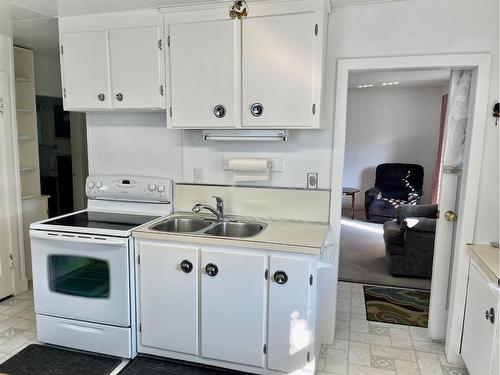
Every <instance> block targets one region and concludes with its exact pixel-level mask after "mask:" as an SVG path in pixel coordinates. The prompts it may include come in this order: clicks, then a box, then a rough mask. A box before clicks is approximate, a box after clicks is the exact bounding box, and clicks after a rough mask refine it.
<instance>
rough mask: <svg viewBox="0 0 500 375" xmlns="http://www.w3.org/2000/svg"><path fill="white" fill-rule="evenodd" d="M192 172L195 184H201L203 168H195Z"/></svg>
mask: <svg viewBox="0 0 500 375" xmlns="http://www.w3.org/2000/svg"><path fill="white" fill-rule="evenodd" d="M193 174H194V182H195V184H202V183H203V168H195V169H194V173H193Z"/></svg>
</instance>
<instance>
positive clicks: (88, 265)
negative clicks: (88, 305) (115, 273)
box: [49, 255, 109, 298]
mask: <svg viewBox="0 0 500 375" xmlns="http://www.w3.org/2000/svg"><path fill="white" fill-rule="evenodd" d="M49 277H50V280H49V284H50V289H51V290H52V291H54V292H57V293H62V294H69V295H72V296H79V297H89V298H109V264H108V262H106V261H103V260H100V259H93V258H87V257H78V256H67V255H51V256H49Z"/></svg>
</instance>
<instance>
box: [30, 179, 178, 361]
mask: <svg viewBox="0 0 500 375" xmlns="http://www.w3.org/2000/svg"><path fill="white" fill-rule="evenodd" d="M172 186H173V183H172V180H170V179H168V178H159V177H144V176H116V175H114V176H109V175H108V176H89V177H88V178H87V184H86V194H87V197H88V204H87V209H85V210H82V211H78V212H74V213H71V214H67V215H62V216H59V217H56V218H51V219H48V220H44V221H40V222H37V223H33V224H31V226H30V237H31V252H32V259H33V289H34V300H35V312H36V322H37V336H38V340H39V341H41V342H45V343H50V344H54V345H60V346H65V347H71V348H75V349H80V350H87V351H92V352H97V353H102V354H108V355H114V356H119V357H124V358H132V357H134V356H135V354H136V348H135V341H136V340H135V329H133V327H134V326H135V307H134V306H135V296H134V290H135V288H134V279H135V275H134V249H133V240H132V237H131V233H132V230H133V229H134V228H136V227H138V226H140V225H142V224H146V223H148V222H151V221H154V220H155V219H157V218H159V217H162V216H165V215H168V214H170V213H171V211H172V206H171V200H172Z"/></svg>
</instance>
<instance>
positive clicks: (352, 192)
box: [342, 187, 359, 220]
mask: <svg viewBox="0 0 500 375" xmlns="http://www.w3.org/2000/svg"><path fill="white" fill-rule="evenodd" d="M356 193H359V189H356V188H351V187H343V188H342V195H350V196H351V220H354V204H355V203H356Z"/></svg>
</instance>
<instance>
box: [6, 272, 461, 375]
mask: <svg viewBox="0 0 500 375" xmlns="http://www.w3.org/2000/svg"><path fill="white" fill-rule="evenodd" d="M338 295H339V296H338V304H337V330H336V339H335V342H334V344H333V345H328V346H323V348H322V350H321V353H320V360H319V369H318V375H329V374H330V375H331V374H335V375H465V374H467V370H466V369H465V368H464V367H463V365H462V364H459V365H454V364H450V363H448V362H447V361H446V358H445V356H444V345H443V344H442V343H439V342H433V341H431V340H430V339H429V338H428V337H427V332H426V329H425V328H417V327H407V326H401V325H394V324H385V323H374V322H368V321H367V320H366V314H365V305H364V303H365V301H364V295H363V286H362V284H352V283H344V282H340V283H339V292H338ZM36 342H37V341H36V326H35V312H34V309H33V293H32V292H31V291H29V292H26V293H23V294H21V295H19V296H16V297H14V298H10V299H8V300H6V301H3V302H0V363H1V362H3V361H5V360H7V359H8V358H10V357H11V356H13V355H14V354H16V353H17V352H19V351H21V350H22V349H24V348H25V347H26V346H28V345H30V344H32V343H36ZM126 364H127V361H125V360H124V361H123V362H122V364H121V365H120V366H118V367H117V368H116V369H115V370H114V371H113V372H112V373H111V374H110V375H114V374H116V373H118V372H119V371H120V370H121V369H122V368H123V367H124V366H125V365H126Z"/></svg>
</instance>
